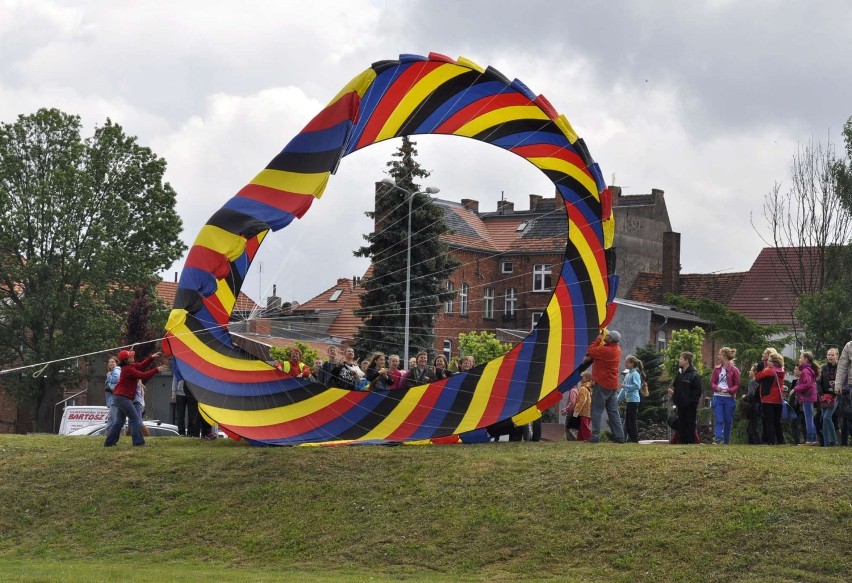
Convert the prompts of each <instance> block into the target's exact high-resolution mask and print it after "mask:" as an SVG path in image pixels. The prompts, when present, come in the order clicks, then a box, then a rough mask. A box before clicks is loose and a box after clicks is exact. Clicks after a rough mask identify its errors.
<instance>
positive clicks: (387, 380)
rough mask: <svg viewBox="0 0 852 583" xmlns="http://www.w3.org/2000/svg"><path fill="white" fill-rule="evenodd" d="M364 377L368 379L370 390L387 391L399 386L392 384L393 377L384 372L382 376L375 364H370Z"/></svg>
mask: <svg viewBox="0 0 852 583" xmlns="http://www.w3.org/2000/svg"><path fill="white" fill-rule="evenodd" d="M366 378H367V380H368V381H370V390H371V391H389V390H391V389H397V388H399V387H394V386H393V377H391V376H390V375H389V374H387V373H385V375H384V376H382V375H380V374H379V369H377V368H376V367H375V366H371V367H370V368H368V369H367V373H366Z"/></svg>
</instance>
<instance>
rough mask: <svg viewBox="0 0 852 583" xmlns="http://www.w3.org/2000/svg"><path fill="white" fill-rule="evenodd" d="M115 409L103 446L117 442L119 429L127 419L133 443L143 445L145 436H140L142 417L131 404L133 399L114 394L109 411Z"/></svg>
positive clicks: (119, 433)
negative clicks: (113, 421)
mask: <svg viewBox="0 0 852 583" xmlns="http://www.w3.org/2000/svg"><path fill="white" fill-rule="evenodd" d="M113 410H115V414H116V416H115V423H113V425H112V427H110V428H109V432H108V433H107V436H106V440H105V441H104V447H110V446H113V445H115V444H116V443H118V438H119V436H120V435H121V430H122V429H123V428H124V420H125V419H127V422H128V424H129V425H130V434H131V435H132V436H133V445H145V438H144V437H142V418H141V417H140V416H139V413H138V412H137V411H136V407H134V406H133V401H131V400H130V399H128V398H127V397H122V396H121V395H116V396H115V402H114V403H113V406H112V408H111V409H110V412H112V411H113Z"/></svg>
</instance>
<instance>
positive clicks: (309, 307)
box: [294, 265, 373, 340]
mask: <svg viewBox="0 0 852 583" xmlns="http://www.w3.org/2000/svg"><path fill="white" fill-rule="evenodd" d="M372 274H373V266H372V265H370V267H368V268H367V271H365V272H364V275H363V277H362V279H365V278H368V277H370V276H371V275H372ZM362 289H363V288H362V287H361V286H360V285H358V284H356V283H353V281H352V280H351V279H345V278H339V279H338V280H337V283H336V284H335V285H333V286H331V287H330V288H328V289H327V290H325V291H324V292H322V293H320V294H317V295H316V296H314V297H313V298H311V299H310V300H308V301H307V302H305V303H304V304H302V305H300V306H299V307H298V309H296V310H294V313H296V314H305V313H311V312H315V311H321V312H322V311H339V312H340V313H339V314H338V315H337V317H336V318H335V319H334V322H333V323H332V324H331V326H329V328H328V335H329V336H333V337H335V338H343V339H344V340H351V339H352V338H353V337H354V336H355V332H356V331H357V330H358V327H359V326H361V324H362V323H363V321H362V320H361V318H359V317H358V316H356V315H355V310H356V309H357V308H360V307H361V290H362ZM338 290H339V291H340V293H339V294H338V293H337V292H338ZM335 296H336V299H334V300H332V298H333V297H335Z"/></svg>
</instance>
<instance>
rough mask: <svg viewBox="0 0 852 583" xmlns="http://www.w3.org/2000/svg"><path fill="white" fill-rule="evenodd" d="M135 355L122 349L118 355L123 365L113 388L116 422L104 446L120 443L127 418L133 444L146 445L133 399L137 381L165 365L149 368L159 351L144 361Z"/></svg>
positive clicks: (146, 378)
mask: <svg viewBox="0 0 852 583" xmlns="http://www.w3.org/2000/svg"><path fill="white" fill-rule="evenodd" d="M135 355H136V353H135V352H133V351H132V350H122V351H121V352H119V353H118V356H117V357H116V360H118V366H120V367H121V374H120V375H119V378H118V384H117V385H115V389H114V390H113V395H115V401H113V408H114V409H115V416H114V417H113V419H114V420H115V423H113V424H112V426H111V427H110V428H109V432H108V433H107V436H106V440H105V441H104V447H110V446H113V445H115V444H116V443H118V438H119V435H120V434H121V430H122V429H123V428H124V420H125V418H126V419H127V423H128V425H130V432H131V433H130V434H131V435H132V436H133V445H145V438H144V437H143V436H142V417H140V416H139V412H138V411H137V410H136V407H134V406H133V399H134V398H135V397H136V383H137V382H139V381H140V380H141V381H147V380H148V379H150V378H151V377H153V376H154V375H155V374H157V373H158V372H160V371H162V370H163V369H164V368H165V367H164V366H159V367H157V368H152V369H149V368H148V367H149V366H150V365H151V363H152V362H153V361H154V359H155V358H157V357H158V356H160V353H159V352H155V353H154V354H152V355H151V356H149V357H148V358H146V359H145V360H143V361H142V362H136V359H135Z"/></svg>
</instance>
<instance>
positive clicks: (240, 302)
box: [157, 281, 257, 312]
mask: <svg viewBox="0 0 852 583" xmlns="http://www.w3.org/2000/svg"><path fill="white" fill-rule="evenodd" d="M177 289H178V284H177V282H174V281H161V282H160V283H158V284H157V295H158V296H159V297H160V299H161V300H163V301H164V302H165V303H166V305H167V306H173V305H175V294H176V293H177ZM256 308H257V304H256V303H254V301H253V300H252V299H251V298H250V297H248V296H247V295H245V294H244V293H243V292H240V293H239V295H238V296H237V302H236V304H234V310H233V311H234V312H251V311H252V310H254V309H256Z"/></svg>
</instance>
